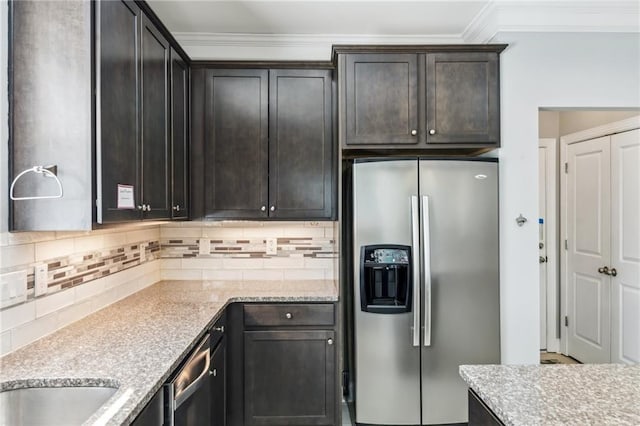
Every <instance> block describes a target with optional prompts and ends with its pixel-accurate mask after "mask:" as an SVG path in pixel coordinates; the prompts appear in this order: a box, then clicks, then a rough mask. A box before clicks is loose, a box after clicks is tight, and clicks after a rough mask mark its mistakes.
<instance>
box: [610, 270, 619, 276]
mask: <svg viewBox="0 0 640 426" xmlns="http://www.w3.org/2000/svg"><path fill="white" fill-rule="evenodd" d="M610 275H611V276H612V277H615V276H617V275H618V271H616V268H611V273H610Z"/></svg>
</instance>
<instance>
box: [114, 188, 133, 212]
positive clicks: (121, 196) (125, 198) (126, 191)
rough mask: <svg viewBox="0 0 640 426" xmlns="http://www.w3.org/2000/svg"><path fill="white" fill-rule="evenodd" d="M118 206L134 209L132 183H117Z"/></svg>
mask: <svg viewBox="0 0 640 426" xmlns="http://www.w3.org/2000/svg"><path fill="white" fill-rule="evenodd" d="M118 208H119V209H135V208H136V206H135V203H134V202H133V185H121V184H118Z"/></svg>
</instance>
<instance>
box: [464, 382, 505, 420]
mask: <svg viewBox="0 0 640 426" xmlns="http://www.w3.org/2000/svg"><path fill="white" fill-rule="evenodd" d="M501 425H504V423H502V422H501V421H500V419H498V418H497V417H496V415H495V414H493V412H492V411H491V410H490V409H489V407H487V406H486V405H485V404H484V402H482V399H480V397H479V396H478V395H477V394H476V393H475V392H474V391H472V390H471V389H469V426H501Z"/></svg>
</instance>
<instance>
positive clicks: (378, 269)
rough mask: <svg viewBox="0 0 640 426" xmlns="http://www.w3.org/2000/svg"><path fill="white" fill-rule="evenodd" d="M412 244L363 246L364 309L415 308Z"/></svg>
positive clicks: (384, 311)
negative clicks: (412, 283)
mask: <svg viewBox="0 0 640 426" xmlns="http://www.w3.org/2000/svg"><path fill="white" fill-rule="evenodd" d="M411 282H412V271H411V247H409V246H402V245H390V244H387V245H381V244H378V245H368V246H362V247H361V249H360V306H361V309H362V311H364V312H373V313H378V314H398V313H402V312H410V311H411Z"/></svg>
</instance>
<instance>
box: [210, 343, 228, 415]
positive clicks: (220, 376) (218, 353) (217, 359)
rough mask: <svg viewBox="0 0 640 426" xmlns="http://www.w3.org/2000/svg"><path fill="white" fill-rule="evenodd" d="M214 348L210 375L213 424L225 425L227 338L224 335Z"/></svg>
mask: <svg viewBox="0 0 640 426" xmlns="http://www.w3.org/2000/svg"><path fill="white" fill-rule="evenodd" d="M212 349H213V352H212V353H211V366H210V367H209V375H210V378H211V380H210V385H211V426H224V425H226V424H227V423H226V422H227V420H226V418H227V409H226V405H227V399H226V386H227V381H226V369H225V359H226V352H227V341H226V339H225V338H224V337H223V338H222V339H221V340H220V343H218V345H217V346H216V347H215V349H214V348H212Z"/></svg>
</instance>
